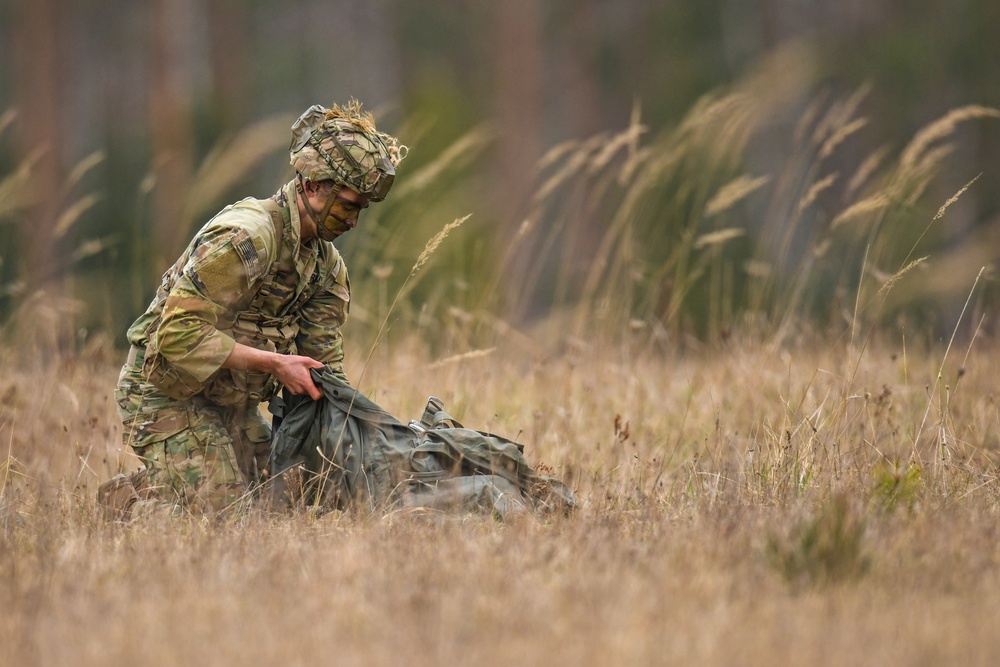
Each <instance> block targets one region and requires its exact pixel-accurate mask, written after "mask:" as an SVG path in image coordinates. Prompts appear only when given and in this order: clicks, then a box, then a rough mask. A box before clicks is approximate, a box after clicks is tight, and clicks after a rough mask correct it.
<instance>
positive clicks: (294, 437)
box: [270, 367, 576, 518]
mask: <svg viewBox="0 0 1000 667" xmlns="http://www.w3.org/2000/svg"><path fill="white" fill-rule="evenodd" d="M312 376H313V379H314V380H315V382H316V386H317V387H319V388H320V390H322V392H323V398H322V399H320V400H318V401H313V400H312V399H311V398H309V397H308V396H285V397H283V398H279V399H275V400H272V401H271V412H272V414H274V415H275V429H274V435H273V439H272V450H271V465H270V469H271V470H272V473H273V474H272V491H273V497H275V498H276V499H278V501H279V502H305V503H308V504H310V505H317V506H319V507H321V508H324V509H340V510H344V509H347V508H348V507H350V506H352V505H354V504H355V503H361V504H362V506H363V507H365V508H366V509H368V510H369V511H377V510H380V509H385V510H388V509H393V508H398V507H427V508H433V509H440V510H446V511H450V510H458V511H485V512H490V513H492V514H493V515H494V516H497V517H499V518H503V517H505V516H508V515H511V514H515V513H518V512H525V511H534V512H539V513H548V512H553V511H559V512H567V511H570V510H572V509H574V508H575V507H576V501H575V499H574V497H573V493H572V492H571V491H570V490H569V488H567V487H566V485H565V484H563V483H562V482H560V481H559V480H557V479H554V478H551V477H547V476H544V475H540V474H538V473H537V472H536V471H535V470H533V469H532V468H531V467H530V466H529V465H528V462H527V460H526V459H525V458H524V454H523V446H522V445H520V444H518V443H516V442H513V441H511V440H507V439H506V438H502V437H500V436H497V435H492V434H489V433H483V432H481V431H475V430H472V429H467V428H464V427H462V425H461V424H459V423H458V422H456V421H455V420H454V419H452V418H451V416H450V415H448V414H447V413H446V412H444V410H443V409H442V405H441V403H440V401H439V400H438V399H436V398H433V397H432V398H431V399H430V400H429V401H428V404H427V409H426V410H425V411H424V415H423V417H422V418H421V420H420V421H419V422H418V421H413V422H410V424H409V425H406V424H403V423H402V422H400V421H399V420H397V419H396V418H395V417H393V416H392V415H390V414H389V413H388V412H386V411H385V410H383V409H382V408H381V407H379V406H378V405H376V404H375V403H374V402H372V401H371V400H369V399H368V398H366V397H365V396H363V395H361V394H360V393H359V392H358V391H357V390H355V389H354V388H352V387H351V386H349V385H347V384H346V383H344V382H343V381H342V380H340V379H338V378H337V377H336V376H335V375H334V374H333V372H332V371H331V370H330V369H329V368H328V367H324V368H320V369H316V370H313V371H312Z"/></svg>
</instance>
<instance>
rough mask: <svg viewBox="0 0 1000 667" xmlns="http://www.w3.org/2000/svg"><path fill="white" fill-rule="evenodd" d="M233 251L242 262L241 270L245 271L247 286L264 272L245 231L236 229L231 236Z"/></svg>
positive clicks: (250, 239)
mask: <svg viewBox="0 0 1000 667" xmlns="http://www.w3.org/2000/svg"><path fill="white" fill-rule="evenodd" d="M233 250H235V251H236V254H237V255H238V256H239V258H240V261H241V262H243V268H244V269H246V275H247V284H248V285H249V284H251V283H252V282H253V281H255V280H256V279H257V278H259V277H260V275H261V274H262V273H263V272H264V263H263V262H262V261H261V259H260V255H259V254H258V253H257V248H256V247H255V246H254V244H253V239H252V238H251V237H250V235H249V234H247V232H246V230H243V229H238V230H236V233H234V234H233Z"/></svg>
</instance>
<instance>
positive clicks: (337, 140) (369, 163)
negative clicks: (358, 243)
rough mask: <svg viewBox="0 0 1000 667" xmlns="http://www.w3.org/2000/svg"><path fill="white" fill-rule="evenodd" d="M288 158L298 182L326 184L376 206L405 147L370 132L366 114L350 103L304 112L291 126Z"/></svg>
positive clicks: (354, 102)
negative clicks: (347, 190)
mask: <svg viewBox="0 0 1000 667" xmlns="http://www.w3.org/2000/svg"><path fill="white" fill-rule="evenodd" d="M289 154H290V156H291V164H292V166H293V167H294V168H295V171H296V172H298V173H299V174H301V175H302V176H303V177H304V178H307V179H309V180H310V181H323V180H327V179H332V180H333V181H334V182H336V183H337V184H338V185H339V186H341V187H343V186H348V187H350V188H351V189H353V190H356V191H357V192H358V193H359V194H361V195H363V196H365V197H367V198H368V199H370V200H371V201H382V200H383V199H385V197H386V195H387V194H388V193H389V188H390V187H392V181H393V179H394V178H395V175H396V165H398V164H399V162H400V161H401V160H402V159H403V158H404V157H406V146H400V145H399V141H398V140H397V139H396V138H395V137H392V136H389V135H388V134H385V133H384V132H379V131H378V130H376V129H375V119H374V118H373V117H372V115H371V113H369V112H367V111H365V112H362V111H361V103H360V102H358V101H357V100H351V101H350V102H348V104H347V106H345V107H340V106H339V105H336V104H334V105H333V108H332V109H325V108H323V107H322V106H320V105H318V104H314V105H313V106H311V107H309V108H308V109H306V111H305V113H303V114H302V115H301V116H299V119H298V120H297V121H295V123H294V124H293V125H292V144H291V146H290V147H289Z"/></svg>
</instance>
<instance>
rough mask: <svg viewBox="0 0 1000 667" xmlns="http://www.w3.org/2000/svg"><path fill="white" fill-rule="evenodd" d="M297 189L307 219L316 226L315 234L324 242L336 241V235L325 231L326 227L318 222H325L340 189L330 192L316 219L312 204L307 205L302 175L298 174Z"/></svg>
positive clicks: (327, 230) (307, 198) (307, 199)
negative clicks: (307, 216)
mask: <svg viewBox="0 0 1000 667" xmlns="http://www.w3.org/2000/svg"><path fill="white" fill-rule="evenodd" d="M297 187H298V191H299V194H301V195H302V199H303V203H304V204H305V208H306V213H308V214H309V218H310V219H312V221H313V224H315V225H316V234H317V235H318V236H319V237H320V238H321V239H323V240H324V241H333V240H334V239H336V238H337V237H336V235H335V234H334V233H333V232H331V231H330V230H329V229H327V228H326V226H325V225H324V224H323V223H322V222H320V220H326V217H327V216H328V215H329V214H330V209H331V208H333V202H335V201H337V194H338V193H339V192H340V189H339V188H334V189H332V190H330V194H329V196H327V198H326V204H325V205H324V206H323V212H322V213H320V214H319V217H316V211H315V209H313V207H312V204H310V203H309V197H307V196H306V191H305V185H304V183H303V182H302V174H299V183H298V186H297Z"/></svg>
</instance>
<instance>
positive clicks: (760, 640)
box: [0, 334, 1000, 666]
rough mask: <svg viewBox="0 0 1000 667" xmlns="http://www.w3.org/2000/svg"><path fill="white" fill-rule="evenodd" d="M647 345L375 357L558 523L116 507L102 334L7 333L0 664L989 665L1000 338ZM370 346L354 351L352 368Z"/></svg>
mask: <svg viewBox="0 0 1000 667" xmlns="http://www.w3.org/2000/svg"><path fill="white" fill-rule="evenodd" d="M876 338H877V340H871V341H869V342H868V344H867V346H862V345H861V344H860V343H859V342H858V341H855V342H854V343H853V344H852V343H851V341H850V340H844V339H841V340H829V341H826V340H823V339H822V337H820V338H819V339H817V340H811V339H809V338H808V337H803V338H802V340H799V341H798V342H789V343H787V344H785V345H766V344H760V343H745V344H744V343H741V341H740V340H737V339H736V338H735V337H734V338H730V339H729V340H728V341H727V342H726V344H725V345H718V346H706V347H701V348H696V347H691V346H687V348H686V349H685V350H684V351H683V352H682V351H677V352H675V353H671V354H664V353H652V352H650V351H649V349H648V347H646V346H643V345H642V344H641V341H631V342H628V341H622V342H620V343H619V345H617V346H615V347H612V346H610V345H607V344H600V345H599V344H598V343H597V342H596V341H583V340H576V339H571V338H570V339H566V340H563V341H561V342H560V343H559V344H558V345H552V346H551V348H552V350H553V351H552V352H546V351H543V350H542V349H536V350H535V351H534V352H533V353H532V354H528V353H527V352H526V351H525V350H524V349H522V348H519V347H517V346H514V345H511V346H509V347H507V346H499V347H498V348H497V349H496V350H495V351H492V352H491V353H489V354H480V355H476V354H473V355H466V356H464V357H459V358H455V359H452V360H451V361H447V360H446V361H445V362H443V363H434V360H433V359H431V358H430V356H429V354H428V353H426V352H425V351H424V350H423V348H422V347H421V346H420V345H419V344H418V343H417V342H415V341H409V342H407V341H404V342H396V343H393V344H392V347H391V348H389V349H387V350H386V353H385V354H379V355H374V356H373V358H372V360H371V361H370V362H369V366H368V367H367V368H365V370H364V374H363V377H361V379H360V385H361V386H362V388H363V389H364V390H365V391H366V393H368V394H369V395H371V396H372V397H374V398H375V399H376V400H377V401H379V402H380V403H381V404H382V405H384V406H385V407H386V408H388V409H389V410H390V411H391V412H393V413H394V414H396V415H398V416H400V417H404V418H410V417H415V416H417V415H418V414H419V412H420V410H421V408H422V404H423V402H424V400H425V399H426V396H427V395H428V394H431V393H433V394H436V395H439V396H440V397H441V398H443V399H444V401H445V403H446V405H447V406H448V407H449V409H450V410H451V411H452V412H453V413H454V414H455V416H456V417H458V418H459V419H462V420H464V422H465V423H466V424H467V425H469V426H472V427H477V428H481V429H484V430H485V429H490V430H493V431H495V432H498V433H501V434H503V435H506V436H508V437H513V438H516V439H518V440H520V441H521V442H523V443H524V444H525V445H526V446H527V454H528V458H529V461H530V462H531V463H532V464H533V465H536V466H546V467H548V468H551V469H552V471H553V472H554V474H556V475H557V476H560V477H562V478H563V479H565V480H566V481H567V482H568V483H570V485H571V486H572V487H573V488H574V490H575V491H576V493H577V494H578V496H579V499H580V501H581V504H582V508H581V509H580V510H579V511H578V512H577V513H575V514H573V515H572V516H569V517H557V518H549V519H534V518H522V519H518V520H514V521H509V522H506V523H498V522H495V521H494V520H493V519H491V518H489V517H481V516H453V515H443V514H436V513H429V512H413V511H390V512H388V513H378V514H373V515H368V516H365V515H363V514H360V513H358V514H354V513H347V514H342V515H340V514H326V515H322V516H318V517H317V516H313V515H310V514H309V513H299V514H294V515H268V514H265V513H263V512H262V511H260V510H256V509H251V510H249V511H244V512H242V513H238V514H234V515H232V516H227V517H222V518H217V519H197V518H181V519H175V520H164V521H162V522H161V521H158V520H155V519H149V520H147V521H146V522H145V523H141V522H140V523H133V524H131V525H127V526H123V525H114V524H108V523H105V522H104V521H103V520H102V519H101V518H99V516H98V514H97V512H96V509H95V505H94V495H95V491H96V488H97V485H98V484H99V483H100V482H101V481H102V480H103V479H105V478H107V477H108V476H110V475H111V474H113V473H114V472H116V470H117V469H118V468H119V466H124V467H125V468H126V469H128V468H130V467H134V466H135V465H136V462H135V460H134V459H131V458H129V457H128V456H126V455H125V454H124V453H123V452H122V451H121V449H120V447H119V446H118V442H119V429H120V426H119V425H118V423H117V419H116V416H115V413H114V407H113V402H112V399H111V391H112V388H113V385H114V382H115V379H116V376H117V371H118V366H119V364H120V363H121V359H120V357H121V356H122V353H121V352H119V351H114V350H113V349H112V348H111V345H110V344H109V343H108V342H107V341H100V340H96V341H94V342H92V343H90V344H89V345H86V346H84V347H83V348H82V349H80V350H79V351H78V352H76V353H74V354H65V353H64V354H59V353H53V352H51V351H50V352H49V353H47V354H44V355H42V354H39V353H37V352H36V351H35V350H36V349H37V348H33V345H32V343H34V344H36V345H41V343H42V342H43V341H42V340H41V338H40V337H38V336H36V337H33V338H32V340H31V341H22V343H21V345H19V346H17V347H15V346H14V345H13V341H12V340H11V341H8V343H7V344H5V346H4V348H3V349H2V350H0V367H2V369H3V373H2V375H0V484H2V486H0V610H2V613H0V663H2V664H4V665H57V664H62V665H102V666H105V665H118V664H121V665H125V664H156V665H193V664H197V665H232V664H282V665H307V664H364V665H396V664H413V665H440V664H469V665H474V664H497V665H501V664H504V665H508V664H540V665H556V664H560V665H561V664H577V665H609V664H614V665H632V664H643V665H647V664H697V665H734V664H736V665H775V664H809V665H844V664H906V665H945V664H961V665H987V664H995V662H996V659H997V656H1000V636H998V635H997V634H996V633H995V632H994V630H995V628H997V627H1000V534H998V525H997V522H998V518H1000V481H998V474H997V472H998V471H997V455H998V451H1000V441H998V435H997V434H998V429H1000V412H998V404H997V401H998V387H997V380H996V374H995V367H994V366H993V362H992V360H993V359H994V358H995V355H996V354H997V353H998V352H1000V343H998V342H996V341H990V340H986V339H985V338H980V339H977V340H975V341H974V342H973V343H972V344H969V343H968V342H966V343H964V344H963V345H961V346H960V345H958V344H957V343H956V344H955V345H953V346H952V347H951V349H947V348H946V343H947V341H944V342H943V343H941V344H918V343H905V344H904V338H903V337H902V336H899V337H898V339H897V338H896V337H894V336H891V335H888V334H886V335H884V336H881V337H878V336H877V337H876ZM364 357H365V351H364V350H353V351H352V353H351V359H352V360H354V363H353V366H352V365H350V364H349V366H348V372H349V374H350V375H351V377H352V378H359V376H360V374H361V369H360V363H361V361H359V360H363V359H364Z"/></svg>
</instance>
